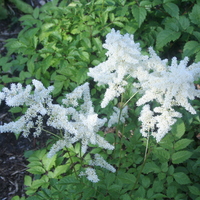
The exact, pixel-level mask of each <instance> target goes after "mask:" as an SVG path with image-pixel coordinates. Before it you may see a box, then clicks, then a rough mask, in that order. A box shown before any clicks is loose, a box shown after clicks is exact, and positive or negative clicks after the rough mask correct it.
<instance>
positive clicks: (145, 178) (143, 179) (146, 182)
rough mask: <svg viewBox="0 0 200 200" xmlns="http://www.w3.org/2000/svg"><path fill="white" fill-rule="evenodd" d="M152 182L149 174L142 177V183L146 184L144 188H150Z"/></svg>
mask: <svg viewBox="0 0 200 200" xmlns="http://www.w3.org/2000/svg"><path fill="white" fill-rule="evenodd" d="M150 184H151V180H150V178H149V177H148V176H144V177H142V185H143V186H144V188H148V187H149V186H150Z"/></svg>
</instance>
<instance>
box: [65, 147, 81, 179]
mask: <svg viewBox="0 0 200 200" xmlns="http://www.w3.org/2000/svg"><path fill="white" fill-rule="evenodd" d="M67 153H68V155H69V159H70V161H71V164H73V161H72V158H71V155H70V152H69V151H67ZM73 169H74V173H75V175H76V178H77V179H79V176H78V174H77V171H76V169H75V166H73Z"/></svg>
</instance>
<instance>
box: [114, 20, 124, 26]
mask: <svg viewBox="0 0 200 200" xmlns="http://www.w3.org/2000/svg"><path fill="white" fill-rule="evenodd" d="M113 24H114V25H116V26H118V27H124V24H123V23H122V22H119V21H114V22H113Z"/></svg>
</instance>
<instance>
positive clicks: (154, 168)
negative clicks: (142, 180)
mask: <svg viewBox="0 0 200 200" xmlns="http://www.w3.org/2000/svg"><path fill="white" fill-rule="evenodd" d="M160 171H161V169H160V167H159V166H158V165H156V163H155V162H148V163H146V164H145V165H144V169H143V171H142V172H143V173H145V174H148V173H150V172H154V173H159V172H160Z"/></svg>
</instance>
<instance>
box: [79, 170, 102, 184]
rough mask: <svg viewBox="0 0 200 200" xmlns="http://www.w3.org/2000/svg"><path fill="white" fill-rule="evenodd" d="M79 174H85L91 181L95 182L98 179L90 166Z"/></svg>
mask: <svg viewBox="0 0 200 200" xmlns="http://www.w3.org/2000/svg"><path fill="white" fill-rule="evenodd" d="M79 176H87V179H88V180H89V181H91V182H93V183H97V182H98V181H99V178H98V176H97V174H96V171H95V169H93V168H90V167H88V168H86V169H85V172H80V174H79Z"/></svg>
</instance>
